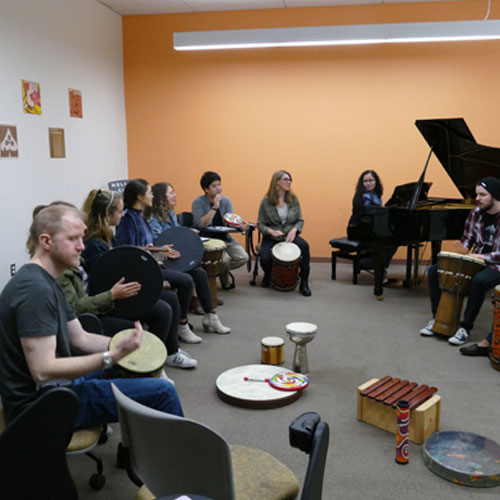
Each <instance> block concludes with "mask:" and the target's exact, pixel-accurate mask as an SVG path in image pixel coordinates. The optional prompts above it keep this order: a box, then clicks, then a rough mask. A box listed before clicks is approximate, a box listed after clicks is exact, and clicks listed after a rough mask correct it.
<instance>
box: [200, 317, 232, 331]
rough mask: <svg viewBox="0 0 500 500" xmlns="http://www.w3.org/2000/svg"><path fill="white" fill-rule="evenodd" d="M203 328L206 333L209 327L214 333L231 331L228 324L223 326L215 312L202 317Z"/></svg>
mask: <svg viewBox="0 0 500 500" xmlns="http://www.w3.org/2000/svg"><path fill="white" fill-rule="evenodd" d="M201 322H202V324H203V330H204V332H205V333H208V332H209V331H210V329H212V330H213V331H214V332H215V333H220V334H222V335H225V334H227V333H231V328H229V327H228V326H224V325H223V324H222V323H221V322H220V319H219V317H218V316H217V313H214V312H213V313H207V314H205V316H204V317H203V319H202V321H201Z"/></svg>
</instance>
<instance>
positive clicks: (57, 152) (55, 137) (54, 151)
mask: <svg viewBox="0 0 500 500" xmlns="http://www.w3.org/2000/svg"><path fill="white" fill-rule="evenodd" d="M49 144H50V157H51V158H66V146H65V144H64V129H63V128H54V127H49Z"/></svg>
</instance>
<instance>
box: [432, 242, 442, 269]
mask: <svg viewBox="0 0 500 500" xmlns="http://www.w3.org/2000/svg"><path fill="white" fill-rule="evenodd" d="M431 248H432V257H431V258H432V263H433V264H437V261H438V253H439V252H440V251H441V241H431Z"/></svg>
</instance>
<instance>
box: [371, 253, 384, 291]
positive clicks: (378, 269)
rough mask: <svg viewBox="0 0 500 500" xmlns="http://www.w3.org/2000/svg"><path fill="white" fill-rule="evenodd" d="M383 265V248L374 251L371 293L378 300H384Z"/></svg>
mask: <svg viewBox="0 0 500 500" xmlns="http://www.w3.org/2000/svg"><path fill="white" fill-rule="evenodd" d="M384 264H385V249H384V248H383V247H379V248H376V250H375V288H374V290H373V293H374V294H375V297H377V299H378V300H383V299H384V288H383V286H382V283H383V281H384Z"/></svg>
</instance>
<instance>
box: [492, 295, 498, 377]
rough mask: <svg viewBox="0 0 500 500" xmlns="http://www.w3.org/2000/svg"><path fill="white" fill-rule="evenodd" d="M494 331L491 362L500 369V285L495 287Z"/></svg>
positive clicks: (496, 368)
mask: <svg viewBox="0 0 500 500" xmlns="http://www.w3.org/2000/svg"><path fill="white" fill-rule="evenodd" d="M492 331H493V335H492V339H491V353H490V362H491V366H492V367H493V368H495V370H499V371H500V285H498V286H496V287H495V312H494V313H493V329H492Z"/></svg>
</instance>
